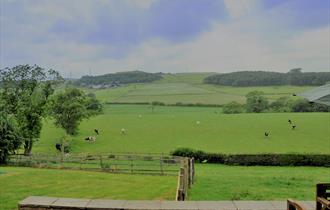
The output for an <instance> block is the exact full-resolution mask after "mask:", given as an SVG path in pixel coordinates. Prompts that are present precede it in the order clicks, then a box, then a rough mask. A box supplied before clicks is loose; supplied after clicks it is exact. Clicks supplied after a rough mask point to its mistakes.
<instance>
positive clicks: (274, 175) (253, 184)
mask: <svg viewBox="0 0 330 210" xmlns="http://www.w3.org/2000/svg"><path fill="white" fill-rule="evenodd" d="M195 167H196V182H195V184H194V185H193V187H192V189H191V190H190V191H189V194H188V198H189V200H286V199H288V198H293V199H296V200H314V199H315V185H316V183H324V182H330V170H329V169H328V168H319V167H262V166H249V167H244V166H224V165H217V164H196V166H195Z"/></svg>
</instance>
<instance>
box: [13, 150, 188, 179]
mask: <svg viewBox="0 0 330 210" xmlns="http://www.w3.org/2000/svg"><path fill="white" fill-rule="evenodd" d="M183 163H185V158H182V157H174V156H165V155H143V154H99V155H94V154H93V155H91V154H75V155H72V154H71V155H66V156H62V155H48V154H33V155H30V156H24V155H20V154H19V155H12V156H10V160H9V162H8V165H12V166H28V167H38V168H55V169H79V170H87V171H102V172H109V173H130V174H150V175H173V176H176V175H177V172H178V170H179V169H180V167H182V164H183Z"/></svg>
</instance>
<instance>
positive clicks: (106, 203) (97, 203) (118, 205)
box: [86, 199, 127, 210]
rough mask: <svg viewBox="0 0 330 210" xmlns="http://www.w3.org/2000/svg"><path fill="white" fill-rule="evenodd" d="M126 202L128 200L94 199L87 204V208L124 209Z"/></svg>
mask: <svg viewBox="0 0 330 210" xmlns="http://www.w3.org/2000/svg"><path fill="white" fill-rule="evenodd" d="M126 202H127V201H126V200H108V199H93V200H91V201H90V202H89V203H88V204H87V206H86V208H93V209H99V210H107V209H112V210H117V209H123V206H124V205H125V203H126Z"/></svg>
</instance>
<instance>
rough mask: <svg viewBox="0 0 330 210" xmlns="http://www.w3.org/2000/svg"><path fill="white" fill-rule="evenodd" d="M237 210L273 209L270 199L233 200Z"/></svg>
mask: <svg viewBox="0 0 330 210" xmlns="http://www.w3.org/2000/svg"><path fill="white" fill-rule="evenodd" d="M234 205H235V206H236V208H237V209H238V210H273V209H275V208H274V207H273V205H272V204H271V202H270V201H234Z"/></svg>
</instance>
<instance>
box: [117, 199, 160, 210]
mask: <svg viewBox="0 0 330 210" xmlns="http://www.w3.org/2000/svg"><path fill="white" fill-rule="evenodd" d="M123 208H124V209H148V210H160V209H161V205H160V201H142V200H139V201H127V202H126V203H125V204H124V206H123Z"/></svg>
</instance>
